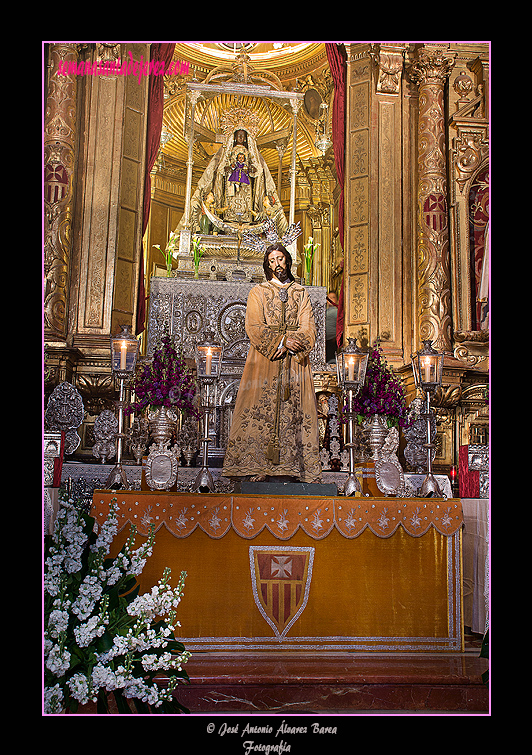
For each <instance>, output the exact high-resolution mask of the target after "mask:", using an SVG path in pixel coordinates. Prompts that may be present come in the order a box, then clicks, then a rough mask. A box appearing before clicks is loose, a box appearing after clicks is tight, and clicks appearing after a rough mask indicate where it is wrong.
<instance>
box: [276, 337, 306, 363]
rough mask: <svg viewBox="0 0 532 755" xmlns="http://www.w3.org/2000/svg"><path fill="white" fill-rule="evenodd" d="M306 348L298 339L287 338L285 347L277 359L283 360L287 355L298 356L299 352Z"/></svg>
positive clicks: (281, 348)
mask: <svg viewBox="0 0 532 755" xmlns="http://www.w3.org/2000/svg"><path fill="white" fill-rule="evenodd" d="M304 348H305V347H304V345H303V344H302V343H301V342H300V341H298V340H297V338H291V337H287V338H285V339H284V341H283V345H282V346H281V347H280V348H279V350H278V351H277V354H276V355H275V358H276V359H282V358H283V357H285V356H286V355H287V354H297V353H298V352H300V351H303V349H304Z"/></svg>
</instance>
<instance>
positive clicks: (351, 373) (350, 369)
mask: <svg viewBox="0 0 532 755" xmlns="http://www.w3.org/2000/svg"><path fill="white" fill-rule="evenodd" d="M347 378H348V380H349V381H350V382H353V380H354V379H355V360H354V359H353V357H351V359H350V360H349V362H348V364H347Z"/></svg>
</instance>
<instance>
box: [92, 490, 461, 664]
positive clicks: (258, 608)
mask: <svg viewBox="0 0 532 755" xmlns="http://www.w3.org/2000/svg"><path fill="white" fill-rule="evenodd" d="M113 499H116V517H117V523H118V533H117V535H116V536H115V538H114V541H113V543H112V548H111V553H110V555H111V556H112V557H114V556H115V555H116V554H117V553H118V551H119V550H120V548H121V547H122V546H123V545H124V543H125V542H126V541H127V539H128V537H129V535H130V530H131V526H132V525H135V527H136V529H137V535H138V536H139V537H140V538H144V537H146V536H147V535H148V533H149V532H150V529H151V528H152V526H153V527H154V529H155V533H156V534H155V544H154V548H153V555H152V556H151V557H150V558H149V559H148V560H147V563H146V566H145V568H144V570H143V572H142V574H141V576H140V577H139V584H140V590H141V592H142V593H143V592H146V591H149V590H151V588H152V587H153V585H155V584H157V581H158V580H159V579H160V578H161V575H162V574H163V571H164V569H165V568H166V567H169V568H170V569H171V572H172V574H173V575H176V576H177V575H178V574H179V573H180V572H181V571H186V573H187V577H186V589H185V597H184V600H183V601H182V603H181V604H180V606H179V621H180V622H181V630H180V632H181V634H180V639H181V640H182V641H183V643H184V644H185V646H186V647H187V649H189V650H191V651H193V650H231V651H233V650H235V651H237V650H238V651H240V650H244V649H245V650H259V651H263V650H305V649H306V650H309V649H310V650H312V649H320V650H327V651H329V650H331V651H338V650H350V651H351V650H359V651H374V650H380V651H401V652H418V651H424V652H442V651H444V652H448V651H459V650H460V649H461V648H462V647H463V633H462V617H461V606H462V591H461V560H462V559H461V527H462V521H463V517H462V507H461V501H460V500H459V499H443V498H440V499H435V498H430V499H419V498H418V499H413V498H409V499H405V498H366V497H347V498H346V497H342V496H338V497H337V496H331V497H326V496H300V497H295V496H290V497H285V496H260V495H244V494H238V495H237V494H222V493H217V494H207V495H199V494H191V493H165V492H161V493H156V492H153V491H150V492H147V491H146V492H140V491H129V490H128V491H102V490H96V491H94V495H93V505H92V509H91V515H92V516H94V517H95V519H96V522H97V523H103V521H105V519H106V517H107V515H108V512H109V508H110V505H111V503H112V502H113ZM136 545H138V543H137V541H136Z"/></svg>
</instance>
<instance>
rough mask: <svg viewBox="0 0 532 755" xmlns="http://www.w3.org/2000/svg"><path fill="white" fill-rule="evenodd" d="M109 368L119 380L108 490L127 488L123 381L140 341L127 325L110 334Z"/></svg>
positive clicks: (131, 372) (135, 362)
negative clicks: (114, 448) (113, 334)
mask: <svg viewBox="0 0 532 755" xmlns="http://www.w3.org/2000/svg"><path fill="white" fill-rule="evenodd" d="M110 346H111V368H112V370H113V373H114V375H116V377H117V378H118V380H119V381H120V390H119V398H118V432H117V433H116V438H117V447H116V464H115V467H114V469H113V470H112V471H111V474H110V475H109V478H108V480H107V484H106V488H107V489H108V490H119V489H120V488H122V489H125V490H127V488H128V481H127V477H126V473H125V472H124V469H123V467H122V450H123V442H124V438H125V437H126V436H125V434H124V408H125V401H124V398H125V381H126V380H127V379H128V378H129V377H131V376H132V375H133V373H134V372H135V366H136V364H137V356H138V353H139V348H140V342H139V341H138V340H137V339H136V338H135V336H134V335H133V334H132V333H130V332H129V325H122V331H121V332H120V333H118V335H116V336H110Z"/></svg>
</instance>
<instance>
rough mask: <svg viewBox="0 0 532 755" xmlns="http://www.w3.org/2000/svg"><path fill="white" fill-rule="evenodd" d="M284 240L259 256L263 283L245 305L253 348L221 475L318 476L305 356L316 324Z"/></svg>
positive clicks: (310, 383)
mask: <svg viewBox="0 0 532 755" xmlns="http://www.w3.org/2000/svg"><path fill="white" fill-rule="evenodd" d="M291 265H292V258H291V256H290V253H289V252H288V251H287V249H286V248H285V247H284V246H283V245H282V244H281V243H275V244H273V245H271V246H269V247H268V248H267V250H266V253H265V255H264V262H263V266H264V272H265V275H266V281H265V282H263V283H259V284H258V285H256V286H254V287H253V288H252V289H251V291H250V293H249V296H248V301H247V307H246V323H245V327H246V333H247V335H248V337H249V340H250V349H249V352H248V356H247V359H246V364H245V366H244V370H243V372H242V378H241V380H240V387H239V390H238V395H237V398H236V403H235V409H234V412H233V422H232V425H231V429H230V432H229V440H228V443H227V450H226V453H225V459H224V465H223V471H222V474H223V476H224V477H244V476H251V480H252V481H263V480H266V479H268V478H271V477H274V478H285V479H286V478H289V479H291V480H294V481H295V480H299V481H301V482H317V481H319V479H320V476H321V465H320V459H319V432H318V412H317V404H316V394H315V391H314V381H313V376H312V369H311V366H310V361H309V354H310V352H311V351H312V348H313V347H314V343H315V340H316V325H315V322H314V314H313V311H312V305H311V302H310V298H309V295H308V292H307V290H306V289H305V287H304V286H301V285H299V284H298V283H296V281H295V280H294V277H293V275H292V272H291V269H290V268H291Z"/></svg>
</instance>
